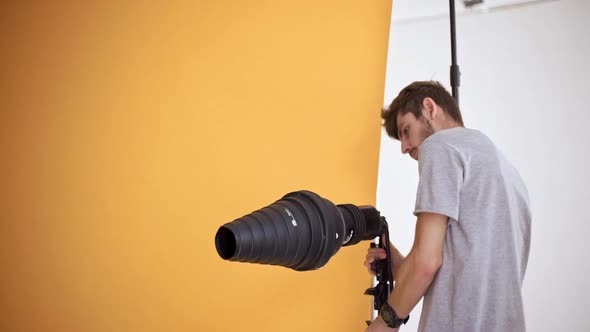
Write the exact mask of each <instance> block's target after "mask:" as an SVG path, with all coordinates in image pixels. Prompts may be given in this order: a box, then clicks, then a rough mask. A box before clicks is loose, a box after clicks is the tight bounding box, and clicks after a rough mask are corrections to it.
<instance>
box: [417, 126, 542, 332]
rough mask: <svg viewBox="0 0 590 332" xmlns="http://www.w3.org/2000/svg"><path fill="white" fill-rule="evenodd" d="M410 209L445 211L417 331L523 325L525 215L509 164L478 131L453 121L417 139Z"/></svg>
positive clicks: (507, 329)
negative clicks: (436, 263) (439, 254)
mask: <svg viewBox="0 0 590 332" xmlns="http://www.w3.org/2000/svg"><path fill="white" fill-rule="evenodd" d="M419 151H420V156H419V171H420V181H419V184H418V192H417V195H416V196H417V197H416V209H415V211H414V214H416V215H417V214H419V213H420V212H433V213H438V214H442V215H446V216H448V217H449V219H448V229H447V234H446V237H445V243H444V249H443V250H444V253H443V263H442V266H441V268H440V270H439V271H438V274H437V275H436V277H435V278H434V281H433V282H432V284H431V285H430V287H429V289H428V290H427V292H426V295H425V296H424V302H423V306H422V316H421V317H420V325H419V328H418V331H437V332H444V331H449V332H461V331H469V332H475V331H485V332H493V331H502V332H511V331H518V332H520V331H525V320H524V310H523V304H522V294H521V286H522V282H523V279H524V274H525V270H526V266H527V261H528V256H529V249H530V238H531V214H530V210H529V198H528V193H527V190H526V187H525V185H524V183H523V181H522V179H521V177H520V175H519V174H518V172H517V171H516V169H515V168H514V167H513V166H512V165H511V164H510V163H509V162H508V161H507V160H506V158H505V157H504V155H502V153H501V152H500V151H499V150H498V149H497V148H496V146H495V145H494V144H493V143H492V142H491V141H490V139H489V138H488V137H487V136H485V135H484V134H482V133H481V132H479V131H476V130H472V129H466V128H453V129H447V130H442V131H439V132H437V133H435V134H432V135H431V136H430V137H428V138H427V139H426V140H424V142H423V143H422V144H421V145H420V149H419Z"/></svg>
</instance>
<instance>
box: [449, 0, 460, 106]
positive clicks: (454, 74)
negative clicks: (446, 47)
mask: <svg viewBox="0 0 590 332" xmlns="http://www.w3.org/2000/svg"><path fill="white" fill-rule="evenodd" d="M449 9H450V16H451V88H452V92H453V97H455V101H456V102H457V105H458V104H459V86H460V85H461V83H460V76H461V71H460V70H459V65H457V40H456V39H457V38H456V35H455V0H449Z"/></svg>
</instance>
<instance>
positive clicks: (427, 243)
mask: <svg viewBox="0 0 590 332" xmlns="http://www.w3.org/2000/svg"><path fill="white" fill-rule="evenodd" d="M447 222H448V217H447V216H445V215H441V214H436V213H425V212H423V213H420V214H419V215H418V220H417V221H416V232H415V238H414V245H413V246H412V250H410V253H409V254H408V256H407V257H406V258H405V259H404V260H403V262H402V263H401V265H400V267H399V269H398V270H397V271H396V272H397V275H396V278H395V280H396V282H395V287H394V289H393V292H392V293H391V294H390V296H389V300H388V301H387V302H388V303H389V305H390V306H391V307H392V308H393V309H394V310H395V312H396V314H397V316H398V317H400V318H403V317H407V316H408V315H409V314H410V312H411V311H412V309H414V307H415V306H416V304H418V302H419V301H420V299H421V298H422V297H423V296H424V294H425V293H426V290H427V289H428V287H429V286H430V284H431V283H432V280H433V279H434V276H435V275H436V273H437V272H438V269H439V268H440V266H441V264H442V257H443V245H444V240H445V236H446V232H447Z"/></svg>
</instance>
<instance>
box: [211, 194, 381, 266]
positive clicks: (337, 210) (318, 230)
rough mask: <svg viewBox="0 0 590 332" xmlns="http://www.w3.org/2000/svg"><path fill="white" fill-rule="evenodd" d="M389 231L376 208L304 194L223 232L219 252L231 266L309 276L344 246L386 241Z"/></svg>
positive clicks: (217, 243)
mask: <svg viewBox="0 0 590 332" xmlns="http://www.w3.org/2000/svg"><path fill="white" fill-rule="evenodd" d="M384 227H386V226H384V223H383V222H382V221H381V216H380V214H379V211H377V210H376V209H375V208H374V207H372V206H360V207H359V206H355V205H352V204H340V205H334V204H333V203H332V202H330V201H329V200H327V199H324V198H322V197H320V196H319V195H317V194H315V193H313V192H310V191H305V190H302V191H296V192H292V193H289V194H287V195H285V196H284V197H283V198H281V199H280V200H278V201H276V202H274V203H272V204H271V205H269V206H267V207H264V208H262V209H260V210H257V211H254V212H252V213H250V214H248V215H245V216H243V217H242V218H239V219H236V220H234V221H232V222H230V223H227V224H225V225H223V226H221V227H220V228H219V230H218V231H217V234H216V235H215V247H216V248H217V253H218V254H219V256H221V258H223V259H226V260H230V261H239V262H249V263H259V264H272V265H280V266H284V267H288V268H291V269H294V270H297V271H308V270H315V269H318V268H320V267H322V266H324V265H325V264H326V263H327V262H328V260H329V259H330V257H332V256H333V255H334V254H336V252H338V250H339V249H340V247H341V246H349V245H353V244H357V243H359V242H360V241H361V240H371V239H374V238H375V237H377V236H379V235H381V234H382V232H383V228H384Z"/></svg>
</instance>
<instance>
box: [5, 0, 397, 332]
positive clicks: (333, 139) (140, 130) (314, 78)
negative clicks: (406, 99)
mask: <svg viewBox="0 0 590 332" xmlns="http://www.w3.org/2000/svg"><path fill="white" fill-rule="evenodd" d="M92 3H101V4H80V3H79V2H71V3H66V2H58V1H52V2H39V3H38V4H36V5H32V4H25V3H24V2H17V1H15V2H14V3H13V4H10V3H7V2H5V3H3V4H2V9H1V10H0V24H1V27H2V29H1V30H2V34H3V35H2V38H1V41H0V50H1V52H0V53H1V55H0V56H1V57H2V62H1V64H2V74H1V76H2V77H1V78H0V84H1V85H0V88H1V90H0V94H1V95H0V96H1V98H0V103H1V104H0V126H1V127H0V144H1V145H0V148H1V151H2V152H1V158H2V159H1V166H0V167H1V170H2V172H1V173H2V184H1V187H2V197H1V203H0V204H1V205H0V208H1V211H0V218H1V223H0V237H1V242H0V262H1V266H2V271H1V275H0V313H1V314H0V330H1V331H10V332H16V331H27V332H33V331H43V332H47V331H59V332H70V331H71V332H74V331H76V332H78V331H89V332H91V331H101V332H103V331H141V332H149V331H234V330H239V331H287V332H288V331H351V332H352V331H361V330H362V329H363V328H364V323H363V321H364V320H365V319H368V318H369V314H370V311H369V308H370V298H369V297H368V296H364V295H362V293H363V291H364V290H365V288H367V287H368V286H369V285H370V278H369V276H368V274H367V273H366V271H365V270H364V268H363V266H362V260H363V257H364V253H365V251H366V248H367V246H368V243H363V244H359V245H356V246H353V247H348V248H342V249H341V250H340V252H339V253H338V254H337V255H336V256H334V257H333V258H332V259H331V260H330V261H329V262H328V264H327V265H326V266H325V267H324V268H322V269H320V270H317V271H313V272H295V271H292V270H289V269H286V268H283V267H276V266H265V265H258V264H246V263H236V262H227V261H223V260H222V259H221V258H219V257H218V255H217V253H216V251H215V245H214V235H215V232H216V231H217V228H218V227H219V226H221V225H222V224H224V223H226V222H229V221H231V220H233V219H235V218H238V217H240V216H242V215H244V214H246V213H249V212H251V211H253V210H255V209H258V208H261V207H263V206H266V205H268V204H270V203H272V202H274V201H275V200H277V199H279V198H280V197H282V196H283V195H284V194H286V193H288V192H290V191H293V190H299V189H308V190H312V191H315V192H317V193H319V194H320V195H322V196H324V197H325V198H328V199H329V200H331V201H333V202H334V203H338V204H340V203H353V204H358V205H361V204H373V203H374V197H375V192H376V182H377V181H376V180H377V179H376V178H377V164H378V149H379V133H380V119H379V109H380V107H381V105H382V98H383V87H384V75H385V61H386V50H387V40H388V38H387V34H388V28H389V17H390V9H391V1H390V0H385V1H364V0H345V1H342V0H339V1H336V0H329V1H310V0H289V1H264V0H247V1H246V0H241V1H236V0H232V1H229V0H223V1H221V0H206V1H205V0H202V1H186V2H183V1H162V2H151V3H147V2H136V3H132V2H129V1H116V2H115V1H113V2H110V3H109V2H102V1H95V2H92Z"/></svg>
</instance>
